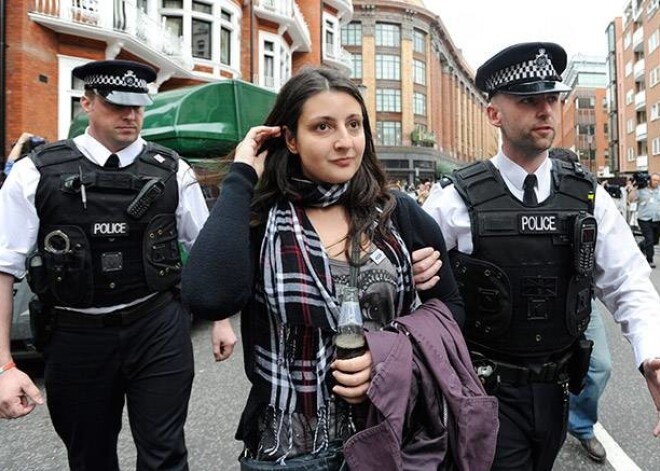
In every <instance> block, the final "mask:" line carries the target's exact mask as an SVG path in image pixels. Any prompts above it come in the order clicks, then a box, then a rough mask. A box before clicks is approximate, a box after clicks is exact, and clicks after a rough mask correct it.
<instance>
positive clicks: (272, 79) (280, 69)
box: [255, 31, 291, 90]
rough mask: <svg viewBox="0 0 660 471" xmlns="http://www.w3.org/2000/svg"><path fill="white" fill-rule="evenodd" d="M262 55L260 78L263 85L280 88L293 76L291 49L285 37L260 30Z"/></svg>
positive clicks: (258, 81) (274, 88)
mask: <svg viewBox="0 0 660 471" xmlns="http://www.w3.org/2000/svg"><path fill="white" fill-rule="evenodd" d="M259 37H260V44H261V56H260V64H261V66H260V72H259V80H257V81H255V82H257V83H259V85H261V86H262V87H265V88H270V89H273V90H279V88H280V87H281V86H282V85H284V83H285V82H286V81H287V80H288V79H289V78H290V77H291V50H290V49H289V45H288V43H287V42H286V40H285V39H284V38H282V37H281V36H278V35H276V34H273V33H269V32H266V31H261V32H260V36H259Z"/></svg>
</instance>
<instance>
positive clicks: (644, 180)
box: [632, 172, 651, 190]
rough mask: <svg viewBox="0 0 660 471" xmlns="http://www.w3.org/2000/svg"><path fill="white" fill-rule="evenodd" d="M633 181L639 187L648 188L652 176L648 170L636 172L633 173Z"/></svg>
mask: <svg viewBox="0 0 660 471" xmlns="http://www.w3.org/2000/svg"><path fill="white" fill-rule="evenodd" d="M632 178H633V183H634V184H635V186H636V187H637V188H638V189H640V190H641V189H642V188H646V187H647V186H648V184H649V180H650V179H651V176H650V175H649V173H648V172H635V173H633V175H632Z"/></svg>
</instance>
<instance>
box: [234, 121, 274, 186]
mask: <svg viewBox="0 0 660 471" xmlns="http://www.w3.org/2000/svg"><path fill="white" fill-rule="evenodd" d="M281 134H282V131H281V128H280V127H279V126H255V127H253V128H250V130H249V131H248V133H247V134H246V135H245V138H244V139H243V140H242V141H241V142H240V143H239V144H238V146H236V153H235V155H234V162H243V163H245V164H248V165H250V166H251V167H252V168H254V169H255V170H256V172H257V176H258V177H261V174H262V173H263V171H264V160H266V154H267V152H266V151H264V152H262V153H260V154H257V152H258V151H259V148H260V147H261V146H262V144H263V143H264V142H266V141H267V140H268V139H270V138H273V137H278V136H280V135H281Z"/></svg>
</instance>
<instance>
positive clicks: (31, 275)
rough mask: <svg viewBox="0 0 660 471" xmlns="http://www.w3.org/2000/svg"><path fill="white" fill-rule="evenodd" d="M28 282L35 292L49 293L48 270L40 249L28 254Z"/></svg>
mask: <svg viewBox="0 0 660 471" xmlns="http://www.w3.org/2000/svg"><path fill="white" fill-rule="evenodd" d="M25 265H26V268H27V282H28V285H30V289H31V290H32V292H33V293H35V294H37V295H39V296H42V297H43V296H45V295H47V294H48V272H47V271H46V266H45V265H44V260H43V257H42V256H41V254H40V253H39V251H38V250H35V251H34V252H32V253H31V254H30V255H28V257H27V260H26V263H25Z"/></svg>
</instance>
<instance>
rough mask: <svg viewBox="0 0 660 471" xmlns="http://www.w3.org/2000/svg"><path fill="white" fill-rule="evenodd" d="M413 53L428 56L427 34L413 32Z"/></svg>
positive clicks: (418, 31)
mask: <svg viewBox="0 0 660 471" xmlns="http://www.w3.org/2000/svg"><path fill="white" fill-rule="evenodd" d="M413 51H414V52H419V53H420V54H426V33H424V32H423V31H420V30H418V29H416V30H413Z"/></svg>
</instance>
